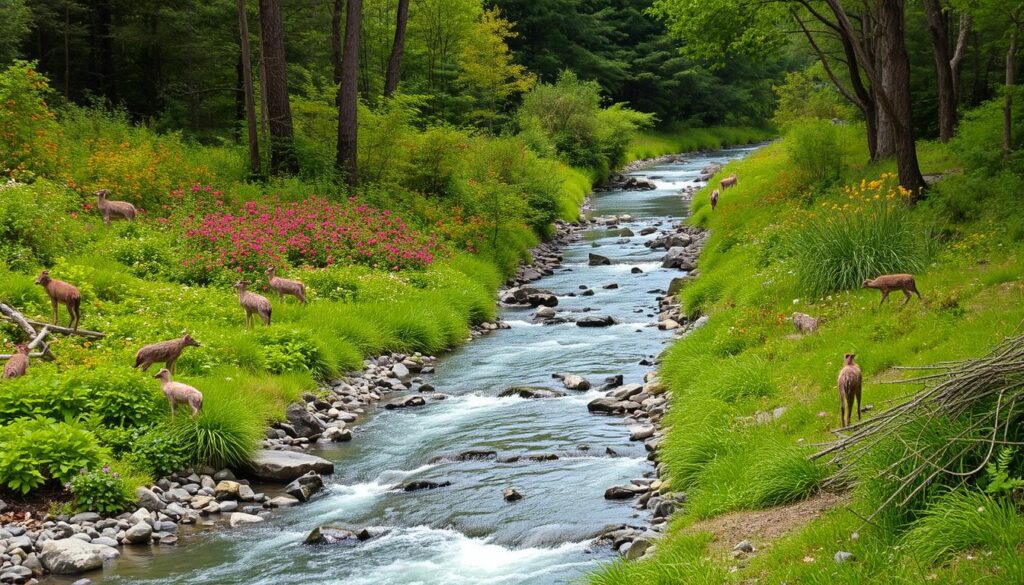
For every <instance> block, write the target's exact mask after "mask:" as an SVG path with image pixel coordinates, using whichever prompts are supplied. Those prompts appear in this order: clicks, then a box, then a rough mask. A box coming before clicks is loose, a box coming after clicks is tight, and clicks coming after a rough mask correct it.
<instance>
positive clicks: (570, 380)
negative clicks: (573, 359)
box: [562, 374, 590, 392]
mask: <svg viewBox="0 0 1024 585" xmlns="http://www.w3.org/2000/svg"><path fill="white" fill-rule="evenodd" d="M562 385H563V386H565V387H566V388H568V389H569V390H580V391H582V392H585V391H587V390H590V382H589V381H588V380H587V379H586V378H584V377H583V376H577V375H576V374H569V375H568V376H566V377H564V378H562Z"/></svg>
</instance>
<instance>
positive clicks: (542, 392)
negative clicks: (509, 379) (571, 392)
mask: <svg viewBox="0 0 1024 585" xmlns="http://www.w3.org/2000/svg"><path fill="white" fill-rule="evenodd" d="M498 396H499V397H501V398H505V397H508V396H518V397H520V398H559V397H561V396H565V395H564V394H562V393H561V392H559V391H557V390H552V389H550V388H541V387H539V386H513V387H511V388H507V389H505V390H502V391H501V393H500V394H498Z"/></svg>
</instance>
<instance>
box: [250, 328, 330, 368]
mask: <svg viewBox="0 0 1024 585" xmlns="http://www.w3.org/2000/svg"><path fill="white" fill-rule="evenodd" d="M257 339H258V340H259V343H260V345H261V346H262V348H263V363H264V367H266V369H267V370H268V371H269V372H270V373H272V374H283V373H285V372H310V373H311V374H313V376H314V377H316V378H325V377H327V376H329V375H331V374H333V373H334V367H333V364H329V363H327V361H326V360H325V359H324V355H323V354H322V352H321V351H320V348H319V347H317V345H316V344H315V343H313V342H312V341H311V340H310V339H309V335H308V334H307V333H306V332H303V331H298V330H295V329H291V330H281V329H268V330H264V331H260V332H259V333H257Z"/></svg>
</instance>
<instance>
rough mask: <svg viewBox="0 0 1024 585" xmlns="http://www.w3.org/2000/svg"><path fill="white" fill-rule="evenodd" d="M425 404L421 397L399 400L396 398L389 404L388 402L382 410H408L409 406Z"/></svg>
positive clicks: (404, 397) (413, 396) (414, 396)
mask: <svg viewBox="0 0 1024 585" xmlns="http://www.w3.org/2000/svg"><path fill="white" fill-rule="evenodd" d="M426 403H427V401H426V400H424V399H423V397H422V396H416V395H412V396H403V397H401V398H396V399H394V400H392V401H391V402H388V403H387V404H385V405H384V408H385V409H387V410H394V409H396V408H409V407H411V406H424V405H425V404H426Z"/></svg>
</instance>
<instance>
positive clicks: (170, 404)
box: [167, 400, 174, 418]
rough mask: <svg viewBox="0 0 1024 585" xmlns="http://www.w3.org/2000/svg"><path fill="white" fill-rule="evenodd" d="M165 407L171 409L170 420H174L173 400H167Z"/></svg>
mask: <svg viewBox="0 0 1024 585" xmlns="http://www.w3.org/2000/svg"><path fill="white" fill-rule="evenodd" d="M167 406H169V407H171V418H174V400H168V401H167Z"/></svg>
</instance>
